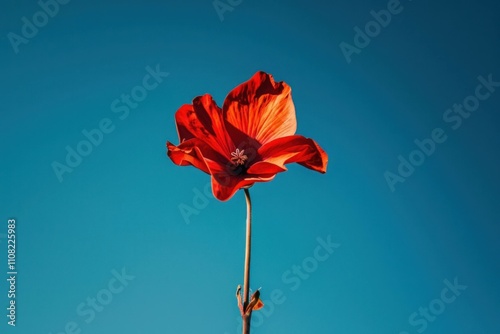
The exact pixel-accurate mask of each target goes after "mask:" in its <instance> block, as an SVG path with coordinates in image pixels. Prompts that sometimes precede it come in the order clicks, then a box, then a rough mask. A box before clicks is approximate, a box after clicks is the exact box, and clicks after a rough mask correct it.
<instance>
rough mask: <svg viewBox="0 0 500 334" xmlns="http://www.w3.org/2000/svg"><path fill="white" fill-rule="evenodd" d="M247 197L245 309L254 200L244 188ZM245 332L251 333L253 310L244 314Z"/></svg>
mask: <svg viewBox="0 0 500 334" xmlns="http://www.w3.org/2000/svg"><path fill="white" fill-rule="evenodd" d="M244 191H245V199H246V202H247V232H246V247H245V274H244V275H245V276H244V279H243V310H245V309H246V307H247V305H248V303H249V287H250V253H251V250H252V201H251V199H250V192H249V191H248V189H246V188H245V189H244ZM241 317H242V320H243V334H250V319H251V317H252V311H250V312H249V314H248V315H246V314H242V316H241Z"/></svg>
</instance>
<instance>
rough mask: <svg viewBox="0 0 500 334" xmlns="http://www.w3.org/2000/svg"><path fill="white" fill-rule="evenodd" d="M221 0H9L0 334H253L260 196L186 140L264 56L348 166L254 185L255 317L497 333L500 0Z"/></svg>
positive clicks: (309, 324) (295, 329)
mask: <svg viewBox="0 0 500 334" xmlns="http://www.w3.org/2000/svg"><path fill="white" fill-rule="evenodd" d="M47 3H48V4H50V5H46V6H45V5H44V7H45V8H46V10H47V11H49V12H51V14H52V15H49V14H43V13H44V12H40V11H42V10H43V9H42V7H41V4H47ZM221 3H223V4H225V5H226V6H228V7H226V9H227V10H226V11H224V12H223V13H222V12H221V13H218V12H217V10H216V9H215V7H214V4H213V2H212V1H184V2H181V1H174V2H170V3H167V2H164V1H129V2H127V3H126V4H124V3H123V2H121V1H105V2H97V1H85V2H82V1H76V0H73V1H69V2H67V3H64V1H62V0H61V2H60V3H57V5H56V3H55V2H50V1H47V2H43V0H42V1H41V4H40V3H37V2H35V1H20V2H16V3H14V2H7V1H3V2H2V9H3V10H1V11H0V22H2V23H1V25H0V26H1V31H0V35H1V41H2V43H1V44H0V45H1V46H0V48H1V50H0V60H1V61H0V66H1V67H2V81H1V82H0V89H1V91H2V112H1V113H0V133H1V141H0V151H1V156H2V160H1V162H0V171H1V174H0V203H1V205H0V219H1V221H2V225H0V226H4V227H2V228H1V229H0V244H1V246H0V249H3V251H2V253H3V254H4V255H3V257H4V260H2V261H3V263H4V265H2V266H1V267H2V268H3V269H2V270H4V271H5V272H4V275H5V277H7V266H6V260H7V239H6V235H7V221H8V219H11V218H14V219H15V220H16V237H17V239H16V240H17V244H16V246H17V248H16V256H17V257H16V261H17V271H18V274H17V280H16V289H17V290H16V305H17V309H16V316H17V318H16V328H12V327H11V326H9V325H8V324H7V317H6V314H7V310H5V308H6V307H7V306H8V303H9V299H8V297H7V292H8V290H9V287H8V286H7V281H6V280H1V283H0V296H1V297H0V298H1V299H0V300H1V305H4V306H3V309H4V311H3V312H4V313H5V314H3V315H2V319H3V320H2V322H1V323H0V329H1V331H2V332H5V333H14V332H15V333H43V334H49V333H52V334H56V333H57V334H59V333H95V334H101V333H124V334H128V333H214V334H226V333H227V334H233V333H238V332H239V330H238V326H239V322H238V310H237V307H236V300H235V298H234V291H235V289H236V286H237V285H238V284H241V283H242V281H243V260H244V234H245V201H244V196H243V193H241V192H238V193H237V194H236V195H235V196H234V197H233V198H232V199H231V200H230V201H228V202H224V203H222V202H219V201H218V200H216V199H214V198H213V197H211V196H208V195H206V194H204V193H205V190H204V189H205V186H206V185H207V182H209V177H208V176H207V175H206V174H204V173H202V172H200V171H199V170H196V169H194V168H190V167H182V168H181V167H178V166H175V165H174V164H173V163H171V161H170V160H169V159H168V158H167V156H166V152H165V142H166V141H167V140H170V141H172V142H175V143H176V142H177V134H176V131H175V124H174V121H173V117H174V113H175V111H176V110H177V109H178V108H179V107H180V106H181V105H182V104H184V103H190V102H191V100H192V99H193V98H194V97H196V96H198V95H202V94H205V93H210V94H211V95H212V96H213V97H214V98H215V100H216V101H217V102H218V104H219V105H222V103H223V100H224V97H225V95H226V94H227V93H228V92H229V91H230V90H231V89H232V88H234V87H235V86H236V85H238V84H240V83H242V82H244V81H246V80H248V79H249V78H250V77H251V76H252V75H253V74H254V73H255V72H256V71H258V70H263V71H266V72H268V73H271V74H272V75H273V76H274V78H275V79H276V80H278V81H285V82H287V83H288V84H289V85H290V86H291V87H292V94H293V99H294V103H295V107H296V112H297V120H298V130H297V132H298V133H299V134H302V135H304V136H307V137H311V138H314V139H315V140H316V141H317V142H318V143H319V144H320V145H321V146H322V147H323V148H324V149H325V150H326V152H327V153H328V154H329V157H330V163H329V166H328V171H327V173H326V174H324V175H321V174H319V173H315V172H313V171H310V170H307V169H305V168H303V167H301V166H299V165H291V166H290V167H289V170H288V171H287V172H286V173H283V174H280V175H278V176H277V177H276V179H275V180H273V181H272V182H269V183H261V184H257V185H255V186H254V187H252V188H251V195H252V199H253V205H254V207H253V209H254V211H253V213H254V225H253V226H254V229H253V233H254V234H253V253H252V275H251V287H252V288H253V289H257V288H259V287H262V290H261V295H262V298H263V299H264V302H265V303H266V307H265V308H264V309H263V310H262V311H260V312H258V313H254V319H253V320H254V328H253V330H252V333H261V334H265V333H356V334H357V333H360V334H363V333H383V334H389V333H394V334H407V333H411V334H413V333H423V332H425V333H429V334H431V333H474V334H475V333H487V334H489V333H498V332H499V331H500V325H499V324H498V321H497V319H498V317H499V315H500V291H499V288H498V280H499V279H500V277H499V272H500V268H499V263H500V261H499V260H500V246H499V243H498V239H499V237H500V227H499V222H500V210H499V206H498V199H499V198H500V197H499V185H500V178H499V174H498V167H499V158H498V146H499V143H500V140H499V137H498V121H499V120H500V117H499V115H498V111H499V106H500V83H499V82H500V66H499V65H500V61H499V59H500V45H499V44H498V37H499V36H500V24H499V22H500V3H498V2H496V1H486V0H484V1H477V2H474V3H472V2H466V1H458V2H455V3H454V4H443V3H436V2H432V1H410V0H407V1H404V0H402V1H401V2H400V3H398V2H395V1H394V0H391V1H368V2H363V3H357V2H347V1H344V2H341V3H338V2H337V3H331V4H320V3H314V4H310V3H307V2H304V1H281V0H280V1H273V2H272V3H269V2H268V1H260V0H257V1H249V0H244V1H236V0H233V1H227V2H226V1H224V0H223V1H221ZM231 4H232V5H231ZM219 5H220V4H219ZM220 6H223V5H220ZM220 8H222V7H220ZM228 8H230V9H228ZM219 14H220V15H219ZM389 15H390V16H389ZM375 17H377V18H378V20H379V21H378V23H377V21H376V18H375ZM389 17H390V19H389ZM372 21H373V22H372ZM33 22H35V23H36V22H37V24H38V27H37V26H36V25H33V26H32V27H31V28H30V25H32V24H34V23H33ZM356 27H357V28H356ZM358 28H359V30H358ZM30 29H31V30H30ZM366 29H368V31H367V30H366ZM358 31H361V32H362V33H361V34H360V33H359V32H358ZM346 45H349V46H346ZM342 46H343V47H342ZM346 48H347V49H346ZM346 50H351V51H349V52H346ZM354 50H355V51H354ZM454 105H455V106H454ZM460 105H463V106H462V107H460ZM460 108H461V109H460ZM96 129H97V130H96ZM87 136H90V137H91V138H93V139H92V140H93V143H91V144H86V143H89V141H88V139H87ZM415 141H417V142H419V143H423V144H419V145H420V146H422V145H424V146H423V147H424V148H419V146H418V145H417V144H416V142H415ZM72 150H75V151H78V150H80V152H83V154H82V155H83V156H80V159H78V158H77V157H70V158H68V159H69V163H68V161H66V159H67V155H68V154H69V153H68V152H70V151H72ZM73 154H74V153H73ZM70 155H71V154H70ZM63 165H65V166H66V167H65V168H64V167H61V166H63ZM54 166H58V167H57V168H63V169H60V170H59V172H57V171H55V169H54V168H55V167H54ZM58 173H59V175H58ZM185 206H190V207H192V208H193V209H194V210H196V211H193V212H194V213H193V214H192V215H190V216H189V217H188V218H187V219H186V218H185V217H183V215H182V214H181V211H180V209H179V208H180V207H185ZM328 244H330V246H325V245H328ZM322 245H323V246H322ZM333 245H335V246H333Z"/></svg>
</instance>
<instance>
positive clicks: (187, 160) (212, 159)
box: [167, 138, 223, 174]
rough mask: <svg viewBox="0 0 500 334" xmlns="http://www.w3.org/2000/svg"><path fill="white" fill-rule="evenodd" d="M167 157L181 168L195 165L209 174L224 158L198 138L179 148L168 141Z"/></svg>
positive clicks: (184, 143) (185, 142)
mask: <svg viewBox="0 0 500 334" xmlns="http://www.w3.org/2000/svg"><path fill="white" fill-rule="evenodd" d="M167 150H168V151H167V155H168V156H169V158H170V159H171V160H172V162H173V163H175V164H176V165H179V166H187V165H193V166H194V167H196V168H199V169H201V170H202V171H204V172H205V173H207V174H211V169H216V170H218V169H219V168H217V167H215V166H218V165H220V161H222V160H223V157H222V156H221V155H220V154H219V153H218V152H217V151H215V150H214V149H213V148H212V147H210V146H209V145H208V144H207V143H205V142H203V141H202V140H199V139H197V138H192V139H189V140H185V141H184V142H183V143H181V144H180V145H178V146H175V145H174V144H172V143H170V142H168V141H167Z"/></svg>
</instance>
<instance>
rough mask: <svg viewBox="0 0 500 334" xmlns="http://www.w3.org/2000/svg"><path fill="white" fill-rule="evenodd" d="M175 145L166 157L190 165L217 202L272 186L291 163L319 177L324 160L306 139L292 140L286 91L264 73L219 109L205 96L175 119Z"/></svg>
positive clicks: (292, 120) (291, 110)
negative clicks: (204, 177) (207, 178)
mask: <svg viewBox="0 0 500 334" xmlns="http://www.w3.org/2000/svg"><path fill="white" fill-rule="evenodd" d="M175 121H176V125H177V132H178V135H179V141H180V144H179V145H174V144H172V143H170V142H167V150H168V152H167V154H168V156H169V157H170V159H172V161H173V162H174V163H175V164H177V165H179V166H186V165H192V166H195V167H196V168H199V169H201V170H202V171H204V172H205V173H207V174H210V175H211V177H212V191H213V193H214V196H215V197H216V198H218V199H219V200H221V201H225V200H228V199H229V198H231V197H232V196H233V195H234V193H235V192H236V191H237V190H238V189H241V188H247V187H250V186H252V185H253V184H254V183H255V182H266V181H270V180H272V179H273V178H274V177H275V176H276V174H277V173H280V172H283V171H286V167H285V164H287V163H292V162H297V163H299V164H301V165H302V166H304V167H307V168H309V169H312V170H315V171H318V172H321V173H325V172H326V166H327V163H328V156H327V154H326V152H325V151H323V149H322V148H321V147H320V146H319V145H318V144H317V143H316V142H315V141H314V140H312V139H310V138H305V137H303V136H300V135H295V131H296V128H297V122H296V119H295V107H294V105H293V102H292V97H291V89H290V86H288V85H287V84H286V83H284V82H275V81H274V79H273V77H272V76H271V75H269V74H267V73H264V72H257V73H256V74H255V75H254V76H253V77H252V78H251V79H250V80H248V81H247V82H244V83H242V84H241V85H239V86H237V87H236V88H235V89H233V90H232V91H231V92H230V93H229V94H228V95H227V97H226V99H225V101H224V104H223V106H222V109H221V108H219V107H218V106H217V104H216V103H215V102H214V100H213V99H212V97H211V96H210V95H208V94H205V95H203V96H198V97H196V98H195V99H194V100H193V104H185V105H183V106H182V107H181V108H180V109H179V110H177V112H176V114H175Z"/></svg>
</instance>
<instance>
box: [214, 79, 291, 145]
mask: <svg viewBox="0 0 500 334" xmlns="http://www.w3.org/2000/svg"><path fill="white" fill-rule="evenodd" d="M222 110H223V117H224V120H225V121H226V129H227V130H228V132H229V134H230V135H231V138H232V139H233V140H234V141H235V142H239V141H241V139H240V138H238V135H239V133H238V132H236V131H235V130H236V129H237V130H239V131H240V132H243V133H244V134H246V135H247V136H249V137H251V138H254V139H256V140H257V141H258V142H259V143H260V144H265V143H267V142H269V141H271V140H273V139H275V138H279V137H284V136H291V135H293V134H295V131H296V129H297V121H296V118H295V107H294V105H293V101H292V96H291V89H290V86H288V85H287V84H286V83H284V82H275V81H274V79H273V77H272V76H271V75H269V74H267V73H265V72H257V73H256V74H255V75H254V76H253V77H252V78H251V79H250V80H248V81H247V82H244V83H242V84H241V85H239V86H238V87H236V88H235V89H233V90H232V91H231V92H230V93H229V94H228V95H227V97H226V99H225V101H224V105H223V107H222Z"/></svg>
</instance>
